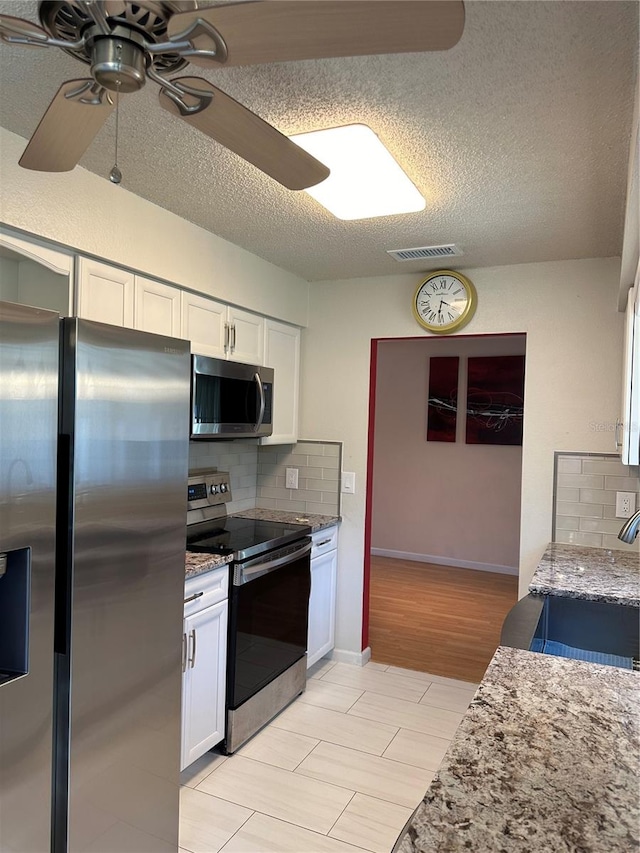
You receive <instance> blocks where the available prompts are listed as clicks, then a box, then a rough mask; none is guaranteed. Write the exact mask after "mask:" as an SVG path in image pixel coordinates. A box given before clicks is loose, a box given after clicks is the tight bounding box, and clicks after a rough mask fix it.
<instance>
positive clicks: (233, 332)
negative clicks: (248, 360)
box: [231, 323, 236, 352]
mask: <svg viewBox="0 0 640 853" xmlns="http://www.w3.org/2000/svg"><path fill="white" fill-rule="evenodd" d="M235 348H236V324H235V323H234V324H233V326H231V352H233V351H234V350H235Z"/></svg>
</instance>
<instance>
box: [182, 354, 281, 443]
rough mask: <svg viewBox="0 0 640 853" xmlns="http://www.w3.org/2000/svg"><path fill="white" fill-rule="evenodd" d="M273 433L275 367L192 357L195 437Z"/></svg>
mask: <svg viewBox="0 0 640 853" xmlns="http://www.w3.org/2000/svg"><path fill="white" fill-rule="evenodd" d="M272 432H273V369H272V368H270V367H259V366H256V365H253V364H240V363H239V362H235V361H225V360H224V359H221V358H207V357H206V356H203V355H192V356H191V438H195V439H199V438H200V439H214V438H226V439H230V438H260V437H261V436H263V435H271V433H272Z"/></svg>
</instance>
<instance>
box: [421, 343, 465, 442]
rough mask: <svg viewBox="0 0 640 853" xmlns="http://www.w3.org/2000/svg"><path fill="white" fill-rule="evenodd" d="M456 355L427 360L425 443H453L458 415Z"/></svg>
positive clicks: (457, 361) (458, 360)
mask: <svg viewBox="0 0 640 853" xmlns="http://www.w3.org/2000/svg"><path fill="white" fill-rule="evenodd" d="M459 363H460V359H459V358H458V356H457V355H454V356H446V357H437V358H430V359H429V405H428V410H427V441H455V440H456V420H457V415H458V365H459Z"/></svg>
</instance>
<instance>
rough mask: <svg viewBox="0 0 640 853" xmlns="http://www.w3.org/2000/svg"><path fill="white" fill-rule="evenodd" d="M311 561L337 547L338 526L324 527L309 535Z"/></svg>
mask: <svg viewBox="0 0 640 853" xmlns="http://www.w3.org/2000/svg"><path fill="white" fill-rule="evenodd" d="M311 542H312V545H311V559H312V560H313V558H314V557H319V556H320V555H321V554H326V553H327V551H335V549H336V548H337V547H338V526H337V525H335V526H334V527H326V528H325V529H324V530H318V531H317V533H313V534H312V535H311Z"/></svg>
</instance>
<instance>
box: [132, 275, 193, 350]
mask: <svg viewBox="0 0 640 853" xmlns="http://www.w3.org/2000/svg"><path fill="white" fill-rule="evenodd" d="M180 296H181V292H180V290H179V289H178V288H177V287H171V285H169V284H163V283H162V282H161V281H154V280H153V279H151V278H143V276H140V275H137V276H136V277H135V314H134V317H135V327H136V329H141V330H142V331H143V332H154V333H155V334H156V335H167V336H168V337H171V338H179V337H180V335H181V334H182V329H181V324H180Z"/></svg>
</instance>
